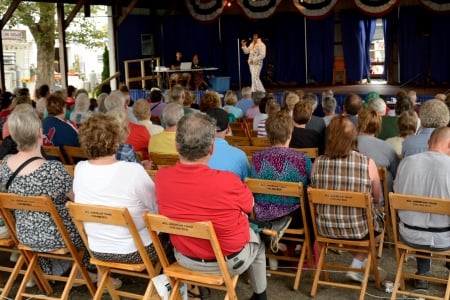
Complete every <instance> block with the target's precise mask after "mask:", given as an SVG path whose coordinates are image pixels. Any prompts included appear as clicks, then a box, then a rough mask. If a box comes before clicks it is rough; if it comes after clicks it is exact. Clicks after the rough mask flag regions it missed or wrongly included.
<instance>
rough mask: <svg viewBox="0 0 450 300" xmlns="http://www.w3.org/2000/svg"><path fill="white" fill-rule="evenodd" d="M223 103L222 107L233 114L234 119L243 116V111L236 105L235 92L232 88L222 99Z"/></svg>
mask: <svg viewBox="0 0 450 300" xmlns="http://www.w3.org/2000/svg"><path fill="white" fill-rule="evenodd" d="M223 101H224V103H225V105H224V107H223V109H224V110H225V111H227V112H228V113H229V114H233V116H234V118H235V119H239V118H242V117H243V116H244V112H243V111H242V109H240V108H239V107H236V104H237V102H238V100H237V96H236V93H235V92H233V91H232V90H229V91H228V92H227V93H226V94H225V97H224V99H223Z"/></svg>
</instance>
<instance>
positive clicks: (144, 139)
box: [126, 122, 150, 159]
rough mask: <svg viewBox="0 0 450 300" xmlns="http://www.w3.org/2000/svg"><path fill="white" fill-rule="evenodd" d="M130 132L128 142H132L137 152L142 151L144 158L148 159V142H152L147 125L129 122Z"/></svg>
mask: <svg viewBox="0 0 450 300" xmlns="http://www.w3.org/2000/svg"><path fill="white" fill-rule="evenodd" d="M128 126H129V127H130V134H129V135H128V138H127V141H126V143H127V144H131V145H132V146H133V149H134V151H135V152H141V153H142V157H143V158H144V159H148V143H149V142H150V133H149V132H148V130H147V127H145V126H142V125H138V124H135V123H133V122H128Z"/></svg>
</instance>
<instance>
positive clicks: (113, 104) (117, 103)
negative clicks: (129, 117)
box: [105, 90, 126, 111]
mask: <svg viewBox="0 0 450 300" xmlns="http://www.w3.org/2000/svg"><path fill="white" fill-rule="evenodd" d="M125 102H126V99H125V95H124V94H123V93H122V92H121V91H119V90H115V91H112V92H111V93H110V94H109V95H108V96H107V97H106V98H105V108H106V111H111V110H113V109H115V108H118V107H120V108H125Z"/></svg>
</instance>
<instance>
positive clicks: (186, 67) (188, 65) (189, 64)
mask: <svg viewBox="0 0 450 300" xmlns="http://www.w3.org/2000/svg"><path fill="white" fill-rule="evenodd" d="M191 67H192V62H182V63H181V64H180V70H190V69H191Z"/></svg>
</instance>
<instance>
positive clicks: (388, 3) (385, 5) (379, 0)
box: [354, 0, 398, 17]
mask: <svg viewBox="0 0 450 300" xmlns="http://www.w3.org/2000/svg"><path fill="white" fill-rule="evenodd" d="M354 2H355V5H356V7H358V9H359V10H361V11H362V12H363V13H365V14H368V15H370V16H373V17H381V16H383V15H385V14H387V13H388V12H390V11H391V10H392V9H393V8H394V7H396V6H397V4H398V0H354Z"/></svg>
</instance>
